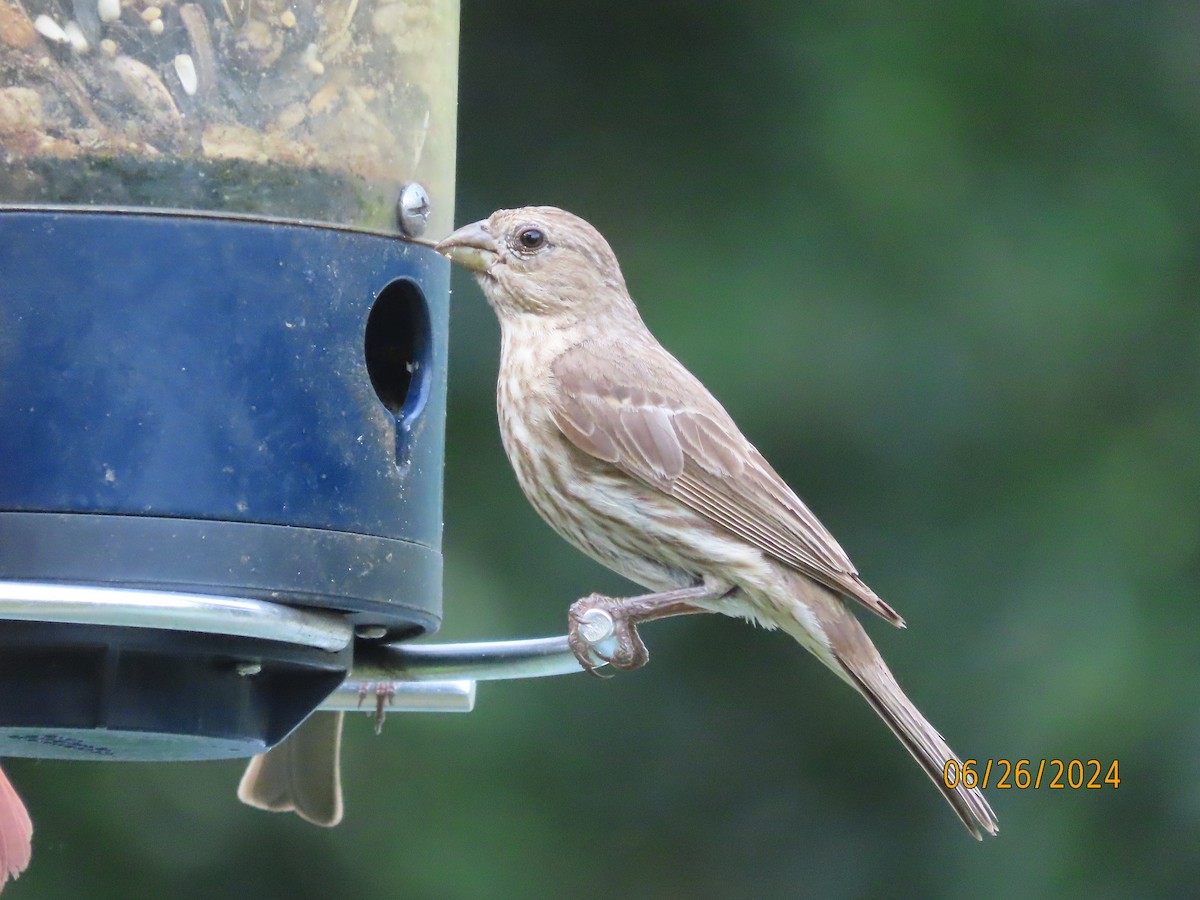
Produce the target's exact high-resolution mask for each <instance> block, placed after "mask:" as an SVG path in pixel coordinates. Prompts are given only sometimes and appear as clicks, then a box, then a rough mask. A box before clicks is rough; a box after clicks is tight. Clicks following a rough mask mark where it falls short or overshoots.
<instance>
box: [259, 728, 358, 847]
mask: <svg viewBox="0 0 1200 900" xmlns="http://www.w3.org/2000/svg"><path fill="white" fill-rule="evenodd" d="M343 718H344V714H343V713H340V712H339V713H314V714H313V715H311V716H309V717H308V718H307V719H305V720H304V721H303V722H302V723H300V726H299V727H298V728H297V729H296V730H295V731H293V732H292V733H291V734H289V735H288V736H287V737H286V738H284V739H283V740H282V741H281V742H280V743H278V744H276V745H275V746H274V747H272V748H271V749H270V750H268V751H267V752H266V753H260V754H259V755H258V756H256V757H254V758H253V759H252V760H250V765H248V766H247V767H246V773H245V774H244V775H243V776H242V781H241V783H240V784H239V785H238V790H237V795H238V799H239V800H241V801H242V802H243V803H246V804H249V805H250V806H253V807H257V808H258V809H265V810H269V811H270V812H294V813H296V814H297V815H298V816H300V817H301V818H302V819H305V820H306V821H309V822H312V823H313V824H314V825H322V826H325V827H327V828H331V827H333V826H334V825H336V824H337V823H338V822H340V821H342V780H341V772H340V766H341V763H340V761H339V757H340V756H341V747H342V720H343Z"/></svg>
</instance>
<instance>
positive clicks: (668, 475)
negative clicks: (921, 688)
mask: <svg viewBox="0 0 1200 900" xmlns="http://www.w3.org/2000/svg"><path fill="white" fill-rule="evenodd" d="M553 373H554V377H555V388H556V389H555V391H554V392H553V401H552V408H551V415H552V417H553V420H554V422H555V424H556V425H557V426H558V428H559V430H560V431H561V432H562V433H563V435H564V436H565V437H566V438H567V440H568V441H570V442H571V443H572V444H574V445H575V446H576V447H578V448H579V449H580V450H582V451H583V452H585V453H587V454H589V455H591V456H593V457H595V458H597V459H600V460H603V461H604V462H607V463H611V464H612V465H614V466H616V467H617V468H618V469H620V470H622V471H623V472H625V473H626V474H628V475H631V476H633V477H634V478H637V479H639V480H641V481H643V482H645V483H646V484H649V485H652V486H654V487H656V488H659V489H660V490H662V491H663V492H664V493H666V494H669V495H670V496H672V497H674V498H675V499H676V500H678V501H679V502H681V503H683V504H685V505H686V506H688V507H690V508H691V509H693V510H695V511H696V512H698V513H700V514H701V515H703V516H704V517H705V518H707V519H709V520H710V521H712V522H714V523H716V524H717V525H719V526H721V527H722V528H725V529H727V530H728V531H730V532H732V533H733V534H735V535H737V536H738V537H740V538H741V539H742V540H744V541H747V542H748V543H750V544H752V545H754V546H756V547H758V548H759V549H760V550H762V551H763V552H765V553H767V554H769V555H771V556H772V557H774V558H775V559H777V560H779V561H781V562H783V563H786V564H787V565H790V566H792V567H794V568H795V569H797V570H799V571H800V572H802V573H804V574H805V575H807V576H808V577H809V578H811V579H813V580H814V581H816V582H818V583H820V584H822V585H825V586H826V587H828V588H830V589H831V590H834V591H837V592H838V593H840V594H844V595H846V596H848V597H853V598H854V599H855V600H858V601H859V602H860V603H862V604H863V605H864V606H866V607H867V608H868V609H870V610H871V611H872V612H874V613H876V614H878V615H879V616H880V617H882V618H884V619H886V620H887V621H889V622H891V623H892V624H893V625H897V626H900V627H903V626H904V620H903V619H902V618H901V617H900V615H899V614H898V613H897V612H896V611H895V610H894V609H892V608H891V607H890V606H889V605H888V604H886V603H884V602H883V600H881V599H880V598H879V597H878V596H876V594H875V592H874V591H872V590H871V589H870V588H869V587H867V585H866V584H864V583H863V581H862V579H861V578H859V576H858V572H857V571H856V570H855V568H854V565H853V563H851V562H850V559H849V557H848V556H846V553H845V551H844V550H842V548H841V547H840V546H839V545H838V542H837V541H836V540H834V538H833V535H831V534H830V533H829V532H828V531H827V530H826V528H825V526H824V525H822V524H821V523H820V522H819V521H818V520H817V517H816V516H814V515H813V514H812V512H811V511H810V510H809V509H808V507H807V506H805V505H804V502H803V501H802V500H801V499H800V498H799V497H797V496H796V494H795V493H794V492H793V491H792V489H791V488H789V487H788V486H787V484H786V483H785V482H784V480H783V479H782V478H780V477H779V475H777V474H776V472H775V470H774V469H772V468H771V465H770V463H768V462H767V461H766V459H764V458H763V456H762V454H760V453H759V452H758V451H757V450H756V449H754V446H753V445H752V444H751V443H750V442H749V441H747V440H746V439H745V437H743V436H742V433H741V432H740V431H739V430H738V428H737V426H736V425H735V424H734V422H733V420H732V419H731V418H730V417H729V414H728V413H726V412H725V410H724V408H723V407H722V406H721V405H720V403H718V402H717V401H716V399H715V398H713V396H712V395H711V394H709V392H708V390H707V389H706V388H705V387H704V386H703V385H702V384H701V383H700V382H699V381H698V380H697V379H696V378H694V377H693V376H692V375H691V373H690V372H688V371H687V370H686V369H685V368H684V367H683V365H682V364H680V363H679V362H678V361H677V360H676V359H675V358H674V357H673V356H671V355H670V354H669V353H667V351H666V350H664V349H662V347H661V346H659V345H658V344H657V343H654V342H649V343H642V342H640V341H639V342H637V346H636V352H634V350H633V348H631V347H630V346H629V345H628V344H622V343H620V342H617V341H605V342H603V343H602V344H597V343H594V342H589V343H584V344H579V345H577V346H575V347H573V348H571V349H570V350H568V351H566V352H565V353H563V354H562V355H561V356H559V357H558V358H557V359H556V360H555V362H554V364H553Z"/></svg>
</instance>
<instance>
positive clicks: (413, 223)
mask: <svg viewBox="0 0 1200 900" xmlns="http://www.w3.org/2000/svg"><path fill="white" fill-rule="evenodd" d="M396 221H397V222H398V223H399V225H400V230H401V231H403V232H404V233H405V234H406V235H408V236H409V237H420V236H421V235H423V234H424V233H425V227H426V226H427V225H428V224H429V194H428V193H427V192H426V191H425V188H423V187H421V185H420V184H418V183H417V182H415V181H410V182H409V183H408V184H406V185H404V187H402V188H400V199H399V200H397V201H396Z"/></svg>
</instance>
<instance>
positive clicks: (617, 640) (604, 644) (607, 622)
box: [567, 594, 650, 678]
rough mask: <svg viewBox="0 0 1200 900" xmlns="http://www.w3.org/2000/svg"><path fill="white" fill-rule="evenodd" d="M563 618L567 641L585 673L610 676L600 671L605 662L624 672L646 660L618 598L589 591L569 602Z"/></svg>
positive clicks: (647, 659)
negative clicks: (571, 602)
mask: <svg viewBox="0 0 1200 900" xmlns="http://www.w3.org/2000/svg"><path fill="white" fill-rule="evenodd" d="M567 622H568V624H567V645H568V646H569V647H570V648H571V652H572V653H574V654H575V658H576V659H577V660H579V665H580V666H582V667H583V670H584V671H585V672H587V673H588V674H589V675H595V676H596V677H597V678H611V677H612V674H611V673H603V674H602V672H601V669H600V667H601V666H602V665H604V664H605V663H607V664H608V665H610V666H612V667H613V668H614V669H619V670H620V671H622V672H628V671H631V670H632V669H640V668H641V667H642V666H644V665H645V664H646V663H647V662H649V660H650V651H649V650H647V649H646V645H645V643H644V642H643V641H642V638H641V635H639V634H638V631H637V624H636V622H634V620H633V619H632V618H631V617H630V615H629V610H628V609H627V607H626V604H625V602H624V601H623V600H621V599H619V598H616V597H605V596H604V595H602V594H590V595H589V596H587V597H584V598H583V599H582V600H577V601H576V602H575V603H573V604H572V605H571V610H570V612H569V613H568V615H567Z"/></svg>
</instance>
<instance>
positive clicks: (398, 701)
mask: <svg viewBox="0 0 1200 900" xmlns="http://www.w3.org/2000/svg"><path fill="white" fill-rule="evenodd" d="M0 620H20V621H39V622H63V623H73V624H80V625H110V626H122V627H127V628H154V629H162V630H167V631H190V632H201V633H208V634H220V635H227V636H233V637H251V638H260V639H263V640H272V641H282V642H285V643H292V644H300V645H302V646H306V647H315V648H317V649H320V650H327V651H330V652H336V651H338V650H342V649H343V648H345V647H346V645H347V644H349V643H350V642H351V641H352V640H354V629H353V627H352V626H351V625H350V623H349V622H347V621H346V620H345V619H344V618H343V617H341V616H339V615H337V614H336V613H332V612H322V611H318V610H309V609H300V608H297V607H291V606H285V605H283V604H279V603H271V602H268V601H265V600H252V599H248V598H233V597H214V596H208V595H201V594H183V593H175V592H172V591H150V590H140V589H132V588H113V587H96V586H88V585H75V584H40V583H32V582H18V581H0ZM610 625H611V622H610ZM587 637H588V638H589V639H591V638H592V637H593V635H591V634H588V635H587ZM596 637H597V638H599V639H600V640H597V641H594V643H596V644H598V645H599V646H603V643H602V640H603V637H604V636H603V635H602V634H599V633H598V634H597V635H596ZM600 664H601V665H602V664H603V663H602V662H601V663H600ZM580 671H583V669H582V667H581V666H580V665H579V661H578V660H577V659H576V658H575V654H574V653H573V652H572V651H571V648H570V647H569V646H568V645H567V638H566V637H565V636H563V637H550V638H535V639H532V640H519V641H484V642H479V643H466V644H414V643H398V644H387V643H376V642H371V641H361V640H360V641H359V642H358V645H357V646H356V648H355V661H354V668H353V669H352V671H351V672H350V674H349V676H348V677H347V679H346V681H345V682H344V683H343V684H342V685H341V686H340V687H339V688H338V689H337V690H335V691H334V692H333V693H332V694H330V695H329V697H328V698H327V699H326V700H325V701H324V702H323V703H322V704H321V706H320V707H319V709H321V710H332V711H337V710H344V711H353V710H357V709H362V708H363V707H364V706H365V705H366V704H364V698H365V697H368V696H377V695H378V694H379V693H380V692H383V693H384V694H386V696H387V697H388V702H387V709H388V710H389V711H395V712H470V711H471V710H472V709H473V708H474V706H475V685H476V683H477V682H479V681H504V680H508V679H516V678H543V677H547V676H551V675H570V674H573V673H576V672H580Z"/></svg>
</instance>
